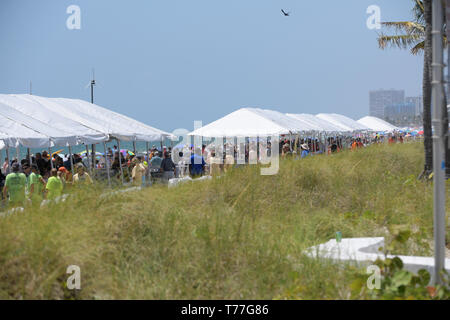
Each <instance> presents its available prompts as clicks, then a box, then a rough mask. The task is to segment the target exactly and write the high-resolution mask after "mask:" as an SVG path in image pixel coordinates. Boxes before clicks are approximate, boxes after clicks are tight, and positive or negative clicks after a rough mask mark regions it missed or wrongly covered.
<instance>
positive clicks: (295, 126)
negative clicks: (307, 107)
mask: <svg viewBox="0 0 450 320" xmlns="http://www.w3.org/2000/svg"><path fill="white" fill-rule="evenodd" d="M251 110H252V111H253V112H255V113H257V114H259V115H261V116H263V117H264V118H266V119H269V120H271V121H273V122H274V123H276V124H278V125H280V126H282V127H284V128H286V129H288V130H289V131H290V132H292V133H299V132H311V131H318V130H317V128H316V127H315V126H312V125H310V124H309V123H306V122H304V121H301V120H298V119H296V118H292V117H289V116H288V115H286V114H284V113H281V112H278V111H274V110H269V109H259V108H251Z"/></svg>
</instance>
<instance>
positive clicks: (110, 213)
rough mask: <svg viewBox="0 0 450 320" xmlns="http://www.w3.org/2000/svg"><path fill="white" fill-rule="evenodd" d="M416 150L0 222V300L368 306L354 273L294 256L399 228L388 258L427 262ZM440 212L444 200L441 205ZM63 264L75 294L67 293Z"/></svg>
mask: <svg viewBox="0 0 450 320" xmlns="http://www.w3.org/2000/svg"><path fill="white" fill-rule="evenodd" d="M422 169H423V145H422V143H419V142H417V143H405V144H397V145H386V144H384V145H372V146H370V147H367V148H364V149H361V150H357V151H355V152H351V151H345V152H341V153H338V154H333V155H330V156H322V155H319V156H313V157H309V158H306V159H302V160H293V159H287V160H282V161H281V162H280V170H279V173H278V174H277V175H274V176H261V175H260V170H259V167H258V166H250V167H249V166H242V167H239V168H235V169H233V170H232V171H231V172H228V173H227V174H225V175H223V176H221V177H218V178H214V179H211V180H207V181H201V182H200V181H199V182H189V183H185V184H182V185H179V186H177V187H175V188H167V186H162V185H159V186H152V187H150V188H146V189H143V190H140V191H132V192H119V193H113V194H111V193H110V194H105V192H106V191H107V190H106V188H105V187H104V186H102V185H96V186H95V187H92V188H90V189H85V190H73V191H72V192H71V194H70V197H69V198H68V200H67V201H65V202H61V203H58V204H51V205H48V206H46V207H45V208H43V209H38V208H32V207H30V208H26V209H25V210H24V211H23V212H20V213H14V214H12V215H8V216H6V217H3V218H0V299H349V298H355V299H365V298H369V297H370V296H369V295H368V294H365V293H361V292H359V291H358V292H357V291H355V290H354V289H352V288H353V283H354V280H355V279H356V278H358V277H360V276H361V274H362V273H363V272H362V271H361V270H358V269H357V268H355V267H351V266H343V265H338V264H335V263H332V262H330V261H327V260H321V259H312V258H309V257H307V256H306V255H305V254H304V253H303V252H304V250H305V249H306V248H308V247H310V246H313V245H316V244H319V243H323V242H326V241H328V240H329V239H332V238H334V237H335V233H336V232H337V231H341V232H342V234H343V237H344V238H349V237H369V236H385V237H387V239H388V240H389V239H390V238H392V237H393V234H394V230H397V229H399V228H403V229H405V228H406V229H408V230H410V231H411V232H410V237H409V240H408V241H406V242H405V243H404V244H403V246H402V247H401V248H398V250H399V252H398V254H400V253H402V254H414V255H430V254H431V253H432V248H431V247H430V241H431V240H432V231H433V229H432V228H433V224H432V221H433V217H432V184H431V183H430V182H425V181H420V180H417V176H418V175H419V174H420V173H421V170H422ZM447 206H448V204H447ZM69 265H77V266H79V267H80V269H81V290H69V289H67V288H66V279H67V278H68V276H69V275H68V274H67V273H66V269H67V267H68V266H69Z"/></svg>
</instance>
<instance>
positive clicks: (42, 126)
mask: <svg viewBox="0 0 450 320" xmlns="http://www.w3.org/2000/svg"><path fill="white" fill-rule="evenodd" d="M35 108H36V107H35ZM36 110H38V109H37V108H36ZM39 111H42V110H39ZM0 115H2V116H3V117H5V118H7V119H9V120H11V121H14V122H16V123H17V124H20V125H22V126H24V127H27V128H29V129H31V130H33V131H36V132H39V133H41V134H43V135H45V136H47V137H48V139H47V140H51V141H52V142H53V144H54V145H58V146H69V145H77V144H79V143H80V141H79V139H78V135H77V134H76V133H75V132H68V131H66V130H60V129H55V128H54V127H53V126H50V124H51V123H52V122H50V123H45V122H41V121H39V120H38V119H36V118H34V117H31V116H29V115H27V114H25V113H21V112H20V111H17V110H16V109H14V108H12V107H10V106H9V105H6V104H4V103H3V102H1V97H0ZM49 118H50V119H52V118H53V117H52V115H50V116H49ZM53 120H55V119H54V118H53ZM53 123H55V124H57V122H53ZM101 136H102V137H103V138H104V139H106V137H105V135H101ZM96 142H97V141H96ZM91 143H92V142H91Z"/></svg>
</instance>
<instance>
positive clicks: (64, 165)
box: [0, 134, 407, 206]
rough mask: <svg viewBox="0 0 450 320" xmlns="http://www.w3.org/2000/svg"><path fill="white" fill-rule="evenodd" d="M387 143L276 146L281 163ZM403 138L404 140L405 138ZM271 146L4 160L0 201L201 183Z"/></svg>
mask: <svg viewBox="0 0 450 320" xmlns="http://www.w3.org/2000/svg"><path fill="white" fill-rule="evenodd" d="M386 138H387V140H388V143H389V144H392V143H396V142H399V143H403V141H404V136H403V135H402V134H390V135H388V136H383V135H380V134H376V135H374V136H370V137H369V136H362V137H346V138H344V137H328V138H327V139H325V140H324V139H322V140H321V139H319V138H311V137H310V138H300V137H298V136H297V137H294V138H288V137H286V136H283V137H282V138H281V139H280V140H279V150H278V151H279V155H280V156H281V158H288V157H293V158H294V159H302V158H305V157H309V156H312V155H314V154H323V153H328V154H332V153H336V152H339V151H341V150H343V149H345V148H348V149H351V150H356V149H359V148H363V147H365V146H366V145H368V144H371V143H380V142H383V141H384V140H385V139H386ZM406 138H407V137H406ZM271 153H272V146H271V142H270V141H263V142H262V141H259V142H256V141H246V143H242V144H236V145H235V144H231V143H224V144H223V145H222V144H221V145H219V146H218V147H216V146H215V145H214V144H211V145H208V146H207V145H202V147H201V148H196V147H194V146H193V145H190V146H188V145H184V146H182V147H176V148H175V149H173V150H172V148H171V147H163V146H162V147H161V150H158V149H157V148H156V147H155V146H153V147H152V148H151V149H150V150H148V151H146V152H144V153H143V154H142V155H136V154H135V153H133V152H130V151H127V150H118V148H117V146H114V147H113V148H108V150H107V152H106V154H100V155H97V154H95V155H94V157H92V154H91V156H87V155H88V154H87V153H86V154H85V156H84V157H83V156H82V155H80V154H73V155H65V156H62V155H60V154H59V153H54V154H52V155H51V156H50V155H49V153H48V152H47V151H43V152H42V153H36V154H35V155H29V156H28V157H26V158H25V159H22V160H21V161H19V160H18V159H12V160H9V159H7V158H6V159H5V161H4V163H3V165H2V167H1V170H0V187H2V200H3V203H4V204H5V203H6V201H8V203H9V205H10V206H23V205H24V204H25V203H26V202H29V203H31V204H33V205H39V204H40V203H41V201H42V200H44V199H56V198H57V197H59V196H61V195H62V194H63V192H64V191H65V190H68V189H70V188H73V187H76V186H80V185H84V186H85V185H91V184H93V183H94V180H103V181H104V180H106V172H107V171H109V172H108V175H109V177H110V181H112V182H115V183H118V184H120V183H122V182H125V183H131V184H133V185H135V186H148V185H151V184H153V183H155V182H157V181H158V182H162V183H168V181H169V180H170V179H173V178H182V177H185V176H190V177H191V178H194V179H195V178H197V177H201V176H203V175H205V174H207V175H211V176H218V175H220V174H222V172H227V171H228V170H230V169H231V168H232V167H234V166H239V165H242V164H257V163H268V160H269V159H270V157H271Z"/></svg>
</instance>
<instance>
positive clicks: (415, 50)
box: [411, 41, 425, 55]
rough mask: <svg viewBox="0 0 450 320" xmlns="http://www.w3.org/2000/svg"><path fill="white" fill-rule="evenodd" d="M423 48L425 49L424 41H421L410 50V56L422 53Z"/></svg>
mask: <svg viewBox="0 0 450 320" xmlns="http://www.w3.org/2000/svg"><path fill="white" fill-rule="evenodd" d="M424 48H425V41H421V42H419V43H417V44H416V45H415V46H414V47H412V48H411V54H413V55H418V54H419V53H422V52H423V50H424Z"/></svg>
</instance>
